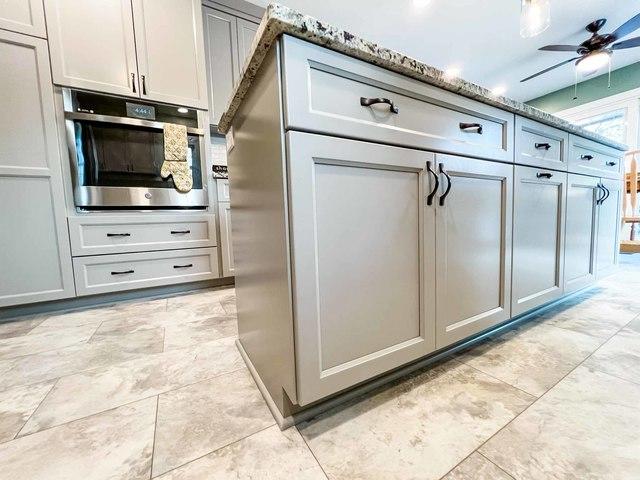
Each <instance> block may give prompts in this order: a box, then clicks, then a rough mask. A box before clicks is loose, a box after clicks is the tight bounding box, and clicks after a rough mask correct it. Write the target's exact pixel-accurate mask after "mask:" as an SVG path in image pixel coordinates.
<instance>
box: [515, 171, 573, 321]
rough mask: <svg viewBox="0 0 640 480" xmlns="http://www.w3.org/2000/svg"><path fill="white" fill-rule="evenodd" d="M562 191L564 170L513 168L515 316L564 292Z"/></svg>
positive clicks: (564, 198) (563, 211)
mask: <svg viewBox="0 0 640 480" xmlns="http://www.w3.org/2000/svg"><path fill="white" fill-rule="evenodd" d="M566 195H567V174H566V173H564V172H551V171H548V170H543V169H539V168H533V167H522V166H519V165H518V166H516V167H515V181H514V194H513V286H512V295H513V297H512V301H511V313H512V315H513V316H516V315H519V314H521V313H524V312H526V311H528V310H532V309H533V308H535V307H538V306H540V305H542V304H544V303H548V302H550V301H552V300H555V299H557V298H560V297H561V296H562V294H563V291H564V237H565V236H564V229H565V213H566V206H565V201H566Z"/></svg>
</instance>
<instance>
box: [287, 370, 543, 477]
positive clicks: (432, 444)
mask: <svg viewBox="0 0 640 480" xmlns="http://www.w3.org/2000/svg"><path fill="white" fill-rule="evenodd" d="M533 400H534V398H533V397H531V396H530V395H528V394H526V393H524V392H521V391H520V390H517V389H515V388H513V387H511V386H509V385H507V384H505V383H503V382H500V381H498V380H495V379H494V378H492V377H489V376H488V375H485V374H483V373H480V372H478V371H477V370H474V369H472V368H470V367H468V366H466V365H463V364H460V363H458V362H455V361H450V362H448V363H446V364H444V365H441V366H438V367H435V368H432V369H429V370H426V371H424V372H422V373H419V374H414V375H413V376H411V377H409V378H406V379H403V380H402V381H401V382H399V383H397V384H395V385H394V386H393V387H391V388H388V389H385V390H382V391H380V392H378V393H376V394H374V395H367V396H365V397H363V398H361V399H359V400H358V401H353V402H350V403H349V404H348V405H347V406H345V407H339V408H338V409H336V410H333V411H329V412H327V413H325V414H322V415H321V416H320V417H318V418H317V419H315V420H312V421H310V422H308V423H304V424H301V425H300V426H299V430H300V432H301V433H302V435H303V437H304V438H305V439H306V441H307V443H308V445H309V447H310V448H311V450H312V451H313V453H314V455H315V457H316V458H317V459H318V461H319V462H320V465H322V467H323V469H324V471H325V472H326V473H327V475H328V476H329V478H331V479H332V480H354V479H358V480H368V479H372V480H373V479H375V480H377V479H385V480H393V479H398V480H412V479H415V480H417V479H420V480H429V479H434V480H435V479H439V478H441V477H442V476H443V475H445V474H446V473H447V472H448V471H449V470H451V469H452V468H453V467H454V466H455V465H456V464H458V463H459V462H460V461H462V460H463V459H464V458H465V457H466V456H467V455H469V454H470V453H472V452H473V451H474V450H475V449H476V448H477V447H478V446H480V445H481V444H482V442H484V441H485V440H487V439H488V438H489V437H491V435H493V434H494V433H496V432H497V431H498V430H499V429H500V428H501V427H503V426H504V425H506V424H507V423H508V422H509V421H510V420H511V419H513V418H514V417H515V416H516V415H517V414H518V413H520V412H521V411H522V410H524V409H525V408H526V407H527V406H528V405H529V404H530V403H531V402H532V401H533Z"/></svg>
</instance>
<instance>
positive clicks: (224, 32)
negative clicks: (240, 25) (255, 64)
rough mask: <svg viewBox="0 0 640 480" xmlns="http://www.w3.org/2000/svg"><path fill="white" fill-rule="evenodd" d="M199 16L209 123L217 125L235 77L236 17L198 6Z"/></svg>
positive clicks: (236, 48)
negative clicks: (202, 19) (205, 71)
mask: <svg viewBox="0 0 640 480" xmlns="http://www.w3.org/2000/svg"><path fill="white" fill-rule="evenodd" d="M202 15H203V17H204V36H205V51H206V56H207V80H208V84H209V122H210V123H211V124H212V125H217V124H218V122H219V121H220V117H221V116H222V114H223V113H224V109H225V108H227V102H228V101H229V98H230V97H231V93H232V92H233V87H234V85H235V83H236V81H237V80H238V72H239V67H238V60H239V55H238V30H237V23H236V20H237V19H236V18H235V17H234V16H232V15H228V14H227V13H224V12H220V11H218V10H214V9H212V8H209V7H202Z"/></svg>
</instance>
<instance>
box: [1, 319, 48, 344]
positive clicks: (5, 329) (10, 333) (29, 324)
mask: <svg viewBox="0 0 640 480" xmlns="http://www.w3.org/2000/svg"><path fill="white" fill-rule="evenodd" d="M44 318H45V317H41V316H35V317H24V318H14V319H11V320H7V321H2V322H0V339H3V338H12V337H19V336H21V335H26V334H27V333H29V332H30V331H31V330H33V329H34V328H35V327H37V326H38V325H40V324H41V323H42V322H43V321H44Z"/></svg>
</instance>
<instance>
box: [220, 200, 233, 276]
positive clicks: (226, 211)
mask: <svg viewBox="0 0 640 480" xmlns="http://www.w3.org/2000/svg"><path fill="white" fill-rule="evenodd" d="M218 216H219V218H220V247H221V252H220V253H221V254H222V275H223V276H224V277H233V275H234V274H235V270H234V268H233V241H232V237H231V204H230V203H229V202H220V203H218Z"/></svg>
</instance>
